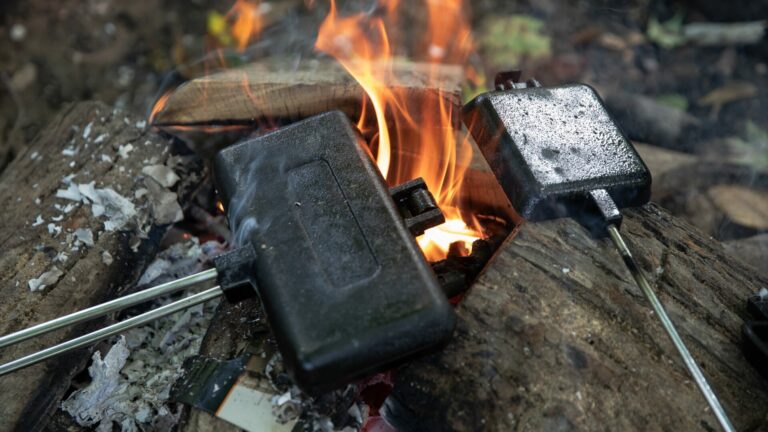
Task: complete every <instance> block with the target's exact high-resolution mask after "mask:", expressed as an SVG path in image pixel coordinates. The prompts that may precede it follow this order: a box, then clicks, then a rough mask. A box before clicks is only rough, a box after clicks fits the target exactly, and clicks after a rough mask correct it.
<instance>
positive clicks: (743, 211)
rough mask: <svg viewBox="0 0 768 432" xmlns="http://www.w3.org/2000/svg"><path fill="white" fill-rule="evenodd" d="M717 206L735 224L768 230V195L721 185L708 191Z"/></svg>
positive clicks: (740, 187) (741, 187) (738, 187)
mask: <svg viewBox="0 0 768 432" xmlns="http://www.w3.org/2000/svg"><path fill="white" fill-rule="evenodd" d="M708 195H709V197H710V198H711V199H712V202H713V203H714V204H715V206H716V207H717V208H718V209H719V210H720V211H722V212H723V213H724V214H725V215H726V216H727V217H728V218H729V219H730V220H732V221H733V222H735V223H737V224H739V225H742V226H745V227H748V228H753V229H756V230H766V229H768V193H766V192H763V191H758V190H753V189H749V188H746V187H744V186H733V185H719V186H715V187H713V188H711V189H710V190H709V191H708Z"/></svg>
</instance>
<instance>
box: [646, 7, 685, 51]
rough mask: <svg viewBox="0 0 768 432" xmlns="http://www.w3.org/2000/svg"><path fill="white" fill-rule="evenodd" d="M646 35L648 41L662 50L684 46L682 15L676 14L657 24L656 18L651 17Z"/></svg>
mask: <svg viewBox="0 0 768 432" xmlns="http://www.w3.org/2000/svg"><path fill="white" fill-rule="evenodd" d="M646 34H647V35H648V39H650V40H652V41H653V42H656V44H658V45H659V46H660V47H662V48H664V49H672V48H676V47H678V46H680V45H683V44H685V42H686V39H685V36H684V35H683V14H682V13H677V14H676V15H675V16H674V17H672V18H671V19H670V20H669V21H665V22H663V23H661V22H659V20H658V19H657V18H656V17H651V18H650V19H649V20H648V29H647V30H646Z"/></svg>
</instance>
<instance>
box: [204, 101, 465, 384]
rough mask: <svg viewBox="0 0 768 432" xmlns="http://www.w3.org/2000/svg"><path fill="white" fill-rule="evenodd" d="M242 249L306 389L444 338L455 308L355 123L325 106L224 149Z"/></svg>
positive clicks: (228, 201)
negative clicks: (249, 248) (248, 252)
mask: <svg viewBox="0 0 768 432" xmlns="http://www.w3.org/2000/svg"><path fill="white" fill-rule="evenodd" d="M214 173H215V179H216V183H217V186H218V189H219V193H220V194H221V197H222V200H223V202H224V205H225V207H226V208H227V213H228V217H229V221H230V225H231V228H232V232H233V238H234V240H235V242H236V245H242V244H246V243H251V244H253V246H254V247H255V249H256V254H257V259H256V266H255V267H256V274H255V278H256V282H257V285H258V291H259V295H260V297H261V298H262V301H263V303H264V307H265V310H266V312H267V316H268V319H269V321H270V323H271V325H272V327H273V329H274V332H275V336H276V339H277V343H278V346H279V348H280V351H281V353H282V354H283V358H284V360H285V363H286V365H287V367H288V369H289V371H291V373H292V375H293V377H294V379H295V380H296V381H297V383H298V384H299V385H300V386H302V387H303V388H304V389H307V390H310V391H313V390H324V389H328V388H331V387H335V386H338V385H340V384H343V383H344V382H345V381H348V380H350V379H353V378H355V377H358V376H361V375H363V374H366V373H369V372H373V371H376V370H379V369H381V368H384V367H386V366H389V365H391V364H392V363H394V362H397V361H399V360H401V359H403V358H406V357H409V356H411V355H413V354H416V353H418V352H421V351H423V350H425V349H428V348H430V347H433V346H435V345H437V344H441V343H443V342H445V341H446V340H447V339H448V338H449V337H450V335H451V332H452V329H453V324H454V316H453V312H452V310H451V308H450V306H449V305H448V303H447V301H446V299H445V297H444V295H443V294H442V292H441V290H440V287H439V285H438V283H437V280H436V278H435V276H434V273H433V272H432V270H431V269H430V267H429V265H428V264H427V262H426V261H425V259H424V256H423V254H422V253H421V251H420V250H419V248H418V246H417V245H416V242H415V240H414V238H413V236H412V235H411V233H410V232H409V231H408V229H407V228H406V226H405V224H404V223H403V220H402V218H401V215H400V214H399V212H398V209H397V208H396V206H395V203H394V202H393V201H392V198H391V197H390V193H389V190H388V189H387V187H386V185H385V183H384V180H383V178H382V177H381V175H380V174H379V172H378V170H377V168H376V167H375V166H374V164H373V162H372V160H371V157H370V155H369V154H368V153H367V151H366V148H365V147H364V143H363V142H362V140H361V138H360V137H359V134H358V133H357V131H356V130H355V129H354V127H353V126H352V125H351V124H350V123H349V121H348V120H347V118H346V117H345V116H344V115H343V114H342V113H340V112H331V113H326V114H323V115H320V116H316V117H313V118H310V119H308V120H305V121H303V122H300V123H296V124H294V125H292V126H289V127H286V128H284V129H281V130H278V131H276V132H273V133H271V134H268V135H265V136H263V137H260V138H257V139H253V140H250V141H247V142H244V143H242V144H239V145H236V146H233V147H231V148H228V149H226V150H224V151H222V152H221V153H219V155H217V157H216V160H215V166H214Z"/></svg>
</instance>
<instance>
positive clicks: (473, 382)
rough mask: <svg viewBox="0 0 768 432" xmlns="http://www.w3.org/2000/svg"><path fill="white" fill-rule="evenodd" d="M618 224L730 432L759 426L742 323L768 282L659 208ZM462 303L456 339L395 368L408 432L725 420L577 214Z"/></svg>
mask: <svg viewBox="0 0 768 432" xmlns="http://www.w3.org/2000/svg"><path fill="white" fill-rule="evenodd" d="M622 232H623V233H624V235H625V237H626V239H627V241H628V243H629V245H630V248H631V249H632V250H633V253H634V254H635V256H636V257H638V258H639V260H640V263H641V266H642V268H643V270H644V271H645V273H646V274H647V275H648V276H649V277H651V278H652V281H653V285H654V286H655V290H656V292H657V293H658V295H659V297H660V299H661V301H662V303H663V304H664V305H665V306H666V308H667V311H668V312H669V314H670V316H671V318H672V320H673V321H674V322H675V323H676V325H677V327H678V330H679V332H680V334H681V335H682V337H683V339H684V340H685V342H686V344H687V345H688V347H689V349H690V351H691V352H692V354H693V356H694V357H695V358H696V360H697V361H698V363H699V365H700V366H701V368H702V370H703V372H704V374H705V375H706V376H707V378H708V379H709V382H710V384H711V386H712V388H713V389H714V391H715V392H716V393H717V394H718V396H719V397H720V400H721V402H722V403H723V405H724V407H725V409H726V411H727V412H728V413H729V415H730V418H731V420H732V421H733V423H734V425H735V427H736V429H737V430H765V429H766V428H767V427H768V391H767V390H766V383H765V382H764V381H763V380H762V379H761V378H760V376H759V375H758V374H757V372H756V371H755V370H754V369H753V368H752V367H750V365H749V364H748V363H747V362H746V360H745V359H744V358H743V355H742V353H741V350H740V341H741V337H740V328H741V325H742V323H743V320H744V319H745V318H746V316H747V314H746V299H747V297H748V296H749V295H751V294H753V293H755V292H756V291H758V290H759V289H760V288H761V287H764V286H767V285H768V279H766V278H765V277H762V276H759V275H757V274H756V273H755V271H754V270H753V269H751V268H750V267H748V266H746V265H744V264H742V263H741V262H740V261H739V260H737V259H734V258H732V257H730V256H729V255H728V254H727V253H726V252H725V250H724V249H723V247H722V246H721V244H720V243H718V242H716V241H715V240H713V239H712V238H710V237H708V236H706V235H703V234H701V233H700V232H698V231H697V230H696V229H694V228H692V227H691V226H689V225H687V224H686V223H684V222H682V221H681V220H679V219H676V218H675V217H672V216H671V215H669V214H668V213H667V212H666V211H664V210H662V209H660V208H659V207H657V206H655V205H652V204H651V205H647V206H645V207H643V208H639V209H630V210H627V211H626V212H625V222H624V226H623V227H622ZM457 313H458V316H459V321H458V327H457V330H456V333H455V335H454V339H453V340H452V341H451V342H450V343H449V344H448V346H447V347H446V348H445V349H444V350H442V351H440V352H438V353H436V354H434V355H431V356H428V357H425V358H422V359H419V360H416V361H414V362H412V363H411V364H409V365H407V366H405V367H404V368H402V370H400V371H399V372H398V374H397V377H396V382H395V388H394V393H393V394H392V395H391V396H390V398H389V399H388V401H387V405H386V411H387V416H388V418H390V419H391V420H392V421H394V422H395V423H396V424H397V426H399V427H400V428H401V430H403V431H414V430H441V431H442V430H445V431H470V430H474V431H477V430H490V431H511V430H523V431H525V430H548V431H554V430H588V431H591V430H643V431H650V430H667V431H672V430H686V431H689V430H719V426H718V423H717V421H716V419H715V418H714V416H713V415H712V413H711V411H710V410H709V409H708V407H707V404H706V402H705V400H704V398H703V396H702V395H701V394H700V392H699V390H698V388H697V387H696V385H695V384H694V383H693V381H692V379H691V377H690V375H689V374H688V372H687V369H685V367H684V366H683V364H682V362H681V360H680V359H679V356H678V355H677V352H676V351H675V348H674V347H673V345H672V343H671V342H670V340H669V338H668V337H667V336H666V334H665V333H664V330H663V328H662V327H661V325H660V323H659V322H658V319H657V317H656V316H654V315H653V314H652V313H651V310H650V306H649V304H648V302H647V300H646V299H645V297H644V296H643V295H642V293H641V291H640V290H639V289H638V288H637V287H636V285H635V284H634V282H633V280H632V278H631V276H630V274H629V272H628V271H627V269H626V268H625V267H624V264H623V263H622V261H621V258H620V257H619V255H618V253H617V252H616V251H615V250H614V249H613V246H612V245H611V243H610V241H609V240H607V239H594V238H591V237H590V236H589V235H588V234H587V232H586V231H585V230H584V229H583V228H581V227H580V226H579V225H578V224H576V223H575V222H573V221H571V220H568V219H560V220H554V221H548V222H543V223H537V224H534V223H527V224H524V225H522V226H521V227H519V229H518V231H517V233H516V235H515V236H514V237H511V238H510V239H508V241H507V242H506V243H505V244H504V245H503V246H502V247H501V249H500V250H499V251H498V252H497V254H496V256H495V257H494V258H493V259H492V260H491V262H490V263H489V265H488V266H487V268H486V269H485V271H484V272H483V274H481V276H480V277H479V280H478V281H477V282H476V283H475V284H474V286H473V287H472V289H471V290H470V292H469V293H468V295H467V296H466V298H465V299H464V300H463V302H462V303H461V304H460V305H459V306H458V308H457Z"/></svg>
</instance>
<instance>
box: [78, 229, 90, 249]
mask: <svg viewBox="0 0 768 432" xmlns="http://www.w3.org/2000/svg"><path fill="white" fill-rule="evenodd" d="M75 243H76V244H82V245H85V246H88V247H93V244H94V243H93V231H91V230H90V229H89V228H78V229H76V230H75Z"/></svg>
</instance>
